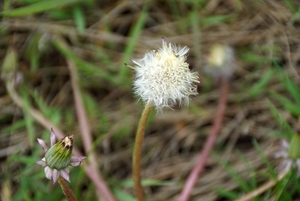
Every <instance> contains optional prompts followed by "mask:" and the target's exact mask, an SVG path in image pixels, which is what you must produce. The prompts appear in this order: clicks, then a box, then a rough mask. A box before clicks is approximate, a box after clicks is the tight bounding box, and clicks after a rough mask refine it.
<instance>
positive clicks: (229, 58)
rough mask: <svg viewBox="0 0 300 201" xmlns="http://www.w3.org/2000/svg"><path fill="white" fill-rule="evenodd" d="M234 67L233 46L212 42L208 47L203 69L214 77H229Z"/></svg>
mask: <svg viewBox="0 0 300 201" xmlns="http://www.w3.org/2000/svg"><path fill="white" fill-rule="evenodd" d="M235 68H236V61H235V57H234V51H233V48H232V47H230V46H228V45H222V44H214V45H212V47H211V48H210V53H209V55H208V58H207V65H206V66H205V68H204V71H205V72H206V73H207V74H209V75H210V76H212V77H214V78H220V77H224V78H226V79H228V78H230V77H231V76H232V74H233V72H234V70H235Z"/></svg>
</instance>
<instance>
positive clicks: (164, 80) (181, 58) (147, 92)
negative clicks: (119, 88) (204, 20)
mask: <svg viewBox="0 0 300 201" xmlns="http://www.w3.org/2000/svg"><path fill="white" fill-rule="evenodd" d="M188 51H189V48H188V47H180V46H177V45H175V44H172V43H167V41H166V39H165V38H163V39H162V47H161V48H159V49H158V50H153V51H149V52H147V53H146V54H145V55H144V57H143V58H142V59H133V60H132V61H133V63H134V64H135V65H134V66H133V67H132V68H133V69H134V71H135V80H134V83H133V89H134V92H135V93H136V94H137V95H138V96H139V97H140V98H141V99H142V100H143V102H144V103H151V104H153V106H154V107H155V108H156V109H157V110H162V109H163V108H166V107H167V108H171V107H172V106H174V105H175V104H176V103H179V104H181V103H184V104H188V103H189V96H191V95H197V83H200V81H199V77H198V74H197V73H196V72H192V71H191V70H190V69H189V64H188V63H187V62H186V57H187V56H186V55H187V53H188Z"/></svg>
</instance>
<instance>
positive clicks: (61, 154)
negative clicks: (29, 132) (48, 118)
mask: <svg viewBox="0 0 300 201" xmlns="http://www.w3.org/2000/svg"><path fill="white" fill-rule="evenodd" d="M37 140H38V142H39V144H40V145H41V146H42V147H43V149H44V152H45V157H44V158H43V159H42V160H40V161H38V162H36V164H38V165H41V166H43V167H45V169H44V170H45V174H46V177H47V178H48V179H49V180H52V181H53V182H54V183H55V182H56V181H57V179H58V177H59V176H62V177H63V178H64V179H65V180H67V181H69V182H70V178H69V172H70V170H69V168H68V166H78V165H80V163H81V162H82V161H83V160H84V159H85V157H84V156H72V148H73V136H66V137H64V138H63V139H61V140H59V141H58V142H57V143H56V137H55V132H54V130H53V129H52V128H51V136H50V141H51V147H50V148H49V147H48V145H47V143H46V142H45V141H44V140H41V139H39V138H38V139H37Z"/></svg>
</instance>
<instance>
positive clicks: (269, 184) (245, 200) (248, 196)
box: [236, 171, 289, 201]
mask: <svg viewBox="0 0 300 201" xmlns="http://www.w3.org/2000/svg"><path fill="white" fill-rule="evenodd" d="M288 173H289V171H286V172H284V173H281V174H280V175H279V176H278V178H277V179H273V180H270V181H268V182H267V183H265V184H264V185H262V186H260V187H258V188H257V189H255V190H253V191H251V192H250V193H248V194H246V195H244V196H242V197H240V198H239V199H237V200H236V201H248V200H252V199H254V198H255V197H256V196H258V195H260V194H262V193H264V192H266V191H267V190H269V189H270V188H272V187H273V186H275V185H276V184H277V183H278V182H279V181H281V180H283V179H284V178H285V177H286V176H287V174H288Z"/></svg>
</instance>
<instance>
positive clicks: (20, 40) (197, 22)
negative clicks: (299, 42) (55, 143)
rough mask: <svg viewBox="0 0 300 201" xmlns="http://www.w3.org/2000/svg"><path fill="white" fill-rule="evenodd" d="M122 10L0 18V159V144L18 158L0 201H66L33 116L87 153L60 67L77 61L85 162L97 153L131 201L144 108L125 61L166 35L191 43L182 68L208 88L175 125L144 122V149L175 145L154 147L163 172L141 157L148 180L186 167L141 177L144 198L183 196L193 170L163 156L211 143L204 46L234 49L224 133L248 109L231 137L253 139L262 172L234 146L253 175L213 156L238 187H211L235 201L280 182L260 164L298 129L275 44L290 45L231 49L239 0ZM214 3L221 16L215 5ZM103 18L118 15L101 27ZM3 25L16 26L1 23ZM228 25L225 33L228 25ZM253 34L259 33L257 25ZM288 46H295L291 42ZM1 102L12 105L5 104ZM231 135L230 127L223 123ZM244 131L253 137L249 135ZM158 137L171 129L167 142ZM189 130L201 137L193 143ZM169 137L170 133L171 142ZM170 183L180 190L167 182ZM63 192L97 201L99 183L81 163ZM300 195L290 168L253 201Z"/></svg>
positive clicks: (42, 10)
mask: <svg viewBox="0 0 300 201" xmlns="http://www.w3.org/2000/svg"><path fill="white" fill-rule="evenodd" d="M122 3H123V4H122ZM126 3H127V2H126V1H123V2H121V1H116V2H104V3H102V2H101V3H100V2H98V1H93V0H89V1H83V0H51V1H41V0H16V1H10V0H5V1H4V4H3V10H1V12H0V15H1V16H2V17H3V18H2V19H1V24H0V27H1V30H0V34H1V37H2V38H3V40H1V41H0V42H1V43H0V44H1V46H2V51H0V54H1V56H2V57H1V58H3V59H2V61H1V63H2V65H1V76H2V77H1V80H2V81H1V83H0V84H1V85H0V98H1V99H0V110H1V111H0V124H1V127H0V141H1V143H0V153H4V152H1V151H2V150H4V149H5V148H14V149H16V151H11V152H9V153H8V154H7V155H6V156H5V157H3V158H1V160H2V161H1V169H0V170H1V171H0V184H1V185H0V186H1V187H0V188H1V189H0V190H4V188H5V187H9V188H8V189H9V192H10V195H9V196H8V197H9V199H4V198H5V197H1V198H0V199H1V200H3V201H6V200H12V201H19V200H20V201H21V200H30V201H38V200H45V201H47V200H49V201H50V200H64V199H65V198H64V196H63V194H62V192H61V189H60V188H59V185H58V184H52V182H51V181H49V180H47V179H46V178H45V175H44V170H43V168H42V167H41V166H38V165H36V164H34V163H35V162H36V161H38V160H40V159H41V158H42V157H43V149H42V147H40V146H39V145H38V143H37V141H36V138H41V139H44V140H45V141H47V142H48V144H49V143H50V142H49V136H50V131H49V129H50V128H44V127H42V126H41V125H40V124H39V123H38V122H37V121H36V120H35V119H34V118H33V117H32V116H31V115H30V113H29V112H28V110H29V109H30V108H35V109H36V110H37V111H39V112H41V113H42V114H43V115H44V116H45V117H46V118H47V119H48V120H49V121H50V122H52V123H53V124H54V125H57V126H58V127H59V128H61V129H62V130H63V131H64V132H65V133H68V134H74V135H75V136H76V137H75V140H74V141H75V146H76V147H77V148H79V149H80V150H83V142H82V139H81V137H80V135H79V132H80V129H79V126H78V119H77V116H76V111H75V107H74V99H73V94H72V87H71V84H70V77H69V71H68V68H67V61H68V60H70V61H72V62H74V64H75V65H76V67H77V68H78V73H79V75H78V77H79V85H80V89H81V91H82V99H83V102H84V106H85V109H86V112H87V114H88V121H89V126H90V127H91V130H92V138H93V147H92V149H91V150H90V152H88V153H87V155H88V154H89V153H91V152H96V153H97V156H98V159H99V161H97V163H98V164H99V167H100V168H99V171H100V172H101V173H102V176H103V178H104V180H105V181H106V183H107V185H108V186H109V187H110V189H111V190H112V192H113V193H114V195H115V196H116V198H117V199H118V200H121V201H133V200H136V199H135V197H134V195H133V193H132V188H133V181H132V179H131V175H130V174H131V173H130V168H131V163H130V162H131V156H130V154H128V153H130V152H131V150H132V145H133V139H134V133H135V129H136V125H137V122H138V118H139V116H140V112H141V111H142V104H141V103H140V102H138V101H136V99H135V98H136V97H134V93H133V92H132V90H131V88H132V79H133V77H134V74H133V73H132V72H131V69H130V68H128V67H127V66H125V65H124V63H128V64H131V61H130V59H131V58H139V57H138V56H137V55H141V53H143V52H146V51H149V50H152V49H155V48H156V47H158V45H159V44H160V40H161V38H162V37H164V36H165V37H167V39H168V38H171V40H172V42H173V41H174V42H175V43H178V44H181V45H187V46H191V50H190V52H189V53H190V55H189V57H188V59H189V60H188V61H189V62H190V63H191V65H190V67H191V68H193V69H194V70H195V71H199V72H200V73H199V74H200V77H201V80H202V82H203V84H201V85H199V92H200V93H199V96H198V97H195V98H193V99H192V100H191V104H190V107H189V108H188V109H177V108H176V109H175V111H172V112H174V115H173V114H172V115H170V116H167V117H170V119H171V120H169V119H167V118H166V119H160V118H161V117H160V114H157V113H156V112H152V113H151V115H150V119H149V122H148V124H147V133H146V140H145V144H147V143H149V144H151V143H152V144H155V145H156V144H157V146H158V147H159V145H160V144H161V143H166V144H168V145H169V144H171V145H172V146H174V147H176V146H178V148H177V149H174V147H167V146H166V145H164V147H161V149H158V151H157V154H158V156H157V158H159V159H160V156H163V157H165V158H163V161H168V163H167V164H168V166H167V167H163V168H162V169H156V168H157V167H159V165H160V164H161V163H162V161H159V162H157V161H155V160H154V159H153V158H152V156H149V153H143V155H144V156H145V158H147V159H151V160H152V161H153V163H154V164H156V165H157V166H155V167H152V166H151V165H152V164H151V163H148V162H147V161H146V160H144V161H143V164H142V165H143V168H144V169H145V172H144V174H150V173H149V172H152V171H153V169H154V171H156V172H157V174H159V173H161V171H163V170H164V171H165V169H167V168H169V169H172V168H174V167H176V168H178V167H180V168H181V169H177V172H176V174H170V175H168V176H165V177H163V176H164V175H163V176H161V177H162V179H153V178H151V176H153V177H155V176H157V175H155V174H154V175H151V174H150V175H151V176H149V178H144V180H143V185H144V186H145V188H146V189H147V192H150V194H149V195H148V196H147V199H148V200H151V197H152V196H153V195H154V194H156V193H161V192H160V189H168V190H167V191H168V192H169V194H168V195H166V194H163V193H161V194H162V195H161V196H166V198H165V200H172V198H174V197H172V196H176V195H178V194H179V192H180V189H181V188H182V185H183V181H184V180H185V178H186V175H188V172H186V171H187V170H184V169H186V168H182V167H183V166H178V167H177V166H176V165H177V164H173V163H172V161H170V160H172V159H173V158H175V157H177V158H176V159H177V160H176V161H178V164H180V163H188V165H189V166H190V163H191V161H188V160H190V159H191V158H192V157H193V156H195V155H196V154H197V153H198V152H199V150H200V148H201V147H203V142H204V140H203V138H204V137H206V135H205V134H206V131H207V128H208V127H207V126H209V125H210V121H211V118H212V116H213V115H212V114H210V113H209V112H210V111H213V109H214V108H215V100H216V99H217V96H216V95H215V94H217V93H216V91H217V90H218V89H217V87H216V85H215V82H214V80H212V79H210V78H208V77H207V76H206V75H205V74H204V73H203V72H202V71H201V70H202V66H203V65H204V64H205V58H206V57H205V56H207V55H206V54H207V52H208V50H209V45H211V44H213V43H214V42H228V41H229V43H230V42H232V45H233V46H234V48H235V51H236V55H237V60H238V64H239V69H238V70H237V72H236V74H235V76H234V77H233V79H232V80H231V83H230V90H231V91H230V96H229V97H230V98H229V103H228V104H229V110H228V111H227V112H228V113H226V117H225V120H224V125H227V126H228V124H229V123H228V122H233V121H234V119H235V118H236V116H238V114H239V112H235V111H236V110H238V111H242V112H245V113H243V114H245V121H246V122H243V123H241V124H239V125H238V126H237V127H238V128H234V129H236V130H238V129H240V130H238V131H237V132H239V136H240V138H242V137H241V136H243V135H248V136H249V138H251V139H252V140H253V143H252V145H251V150H255V153H256V154H257V160H259V161H260V162H261V164H262V165H261V167H259V168H257V167H255V166H254V165H253V164H251V163H250V162H249V161H248V159H247V156H246V153H245V152H246V151H247V150H246V151H245V150H237V149H235V148H234V151H233V152H232V154H233V155H235V156H236V157H237V158H238V160H237V161H238V162H237V163H240V164H243V168H244V170H245V171H246V172H248V174H247V175H245V174H241V172H239V171H238V170H237V169H235V166H234V164H231V163H230V161H223V160H222V159H221V158H218V157H216V156H215V157H213V158H217V159H214V160H215V161H219V163H218V164H217V166H218V167H219V166H221V167H222V168H223V170H224V171H226V172H227V177H228V178H227V179H229V180H230V181H231V182H232V183H235V184H236V187H235V188H234V189H226V188H219V187H218V186H215V188H214V190H213V191H214V192H215V194H216V195H217V197H218V198H219V199H227V200H233V199H237V198H239V197H240V196H241V195H244V194H246V193H249V192H251V191H252V190H254V189H255V188H258V187H259V186H260V185H262V184H263V183H264V182H266V181H268V180H270V179H273V178H274V177H275V176H276V168H277V162H278V161H276V162H274V160H273V159H272V157H270V156H266V155H265V153H264V151H265V150H263V148H261V146H260V143H261V142H262V141H263V142H265V141H268V140H270V142H272V143H273V142H274V141H273V140H274V139H278V141H279V140H281V139H287V140H289V139H291V136H292V134H293V133H294V128H295V127H296V123H295V122H297V119H298V117H299V116H300V109H299V108H300V107H299V105H300V89H299V83H298V82H297V79H295V77H294V76H293V75H291V73H290V72H289V71H288V67H287V66H286V65H287V64H286V63H287V61H286V60H285V58H286V57H285V53H286V52H285V49H284V48H282V47H283V46H285V45H286V44H282V43H280V42H278V41H277V38H274V40H275V42H274V43H269V42H268V43H267V42H264V40H262V39H261V38H260V40H255V39H253V40H250V39H249V41H250V42H248V44H245V43H247V42H245V41H243V40H242V39H243V38H242V39H240V41H235V38H234V37H232V38H231V37H230V36H228V35H226V34H224V35H222V34H221V33H222V32H221V31H220V30H225V32H226V31H228V32H229V31H232V32H233V33H234V32H235V31H237V29H238V28H236V27H235V26H234V24H235V23H238V22H239V20H242V19H243V17H245V16H244V14H243V12H244V9H245V6H247V5H246V4H245V3H244V2H243V1H234V2H231V3H228V5H227V4H226V3H224V4H225V6H224V5H223V4H220V5H215V6H216V7H213V6H214V5H211V4H209V1H206V0H201V1H196V2H195V1H191V0H184V1H175V0H168V1H166V2H161V1H147V2H146V3H143V4H141V3H136V5H130V6H129V5H126ZM282 5H285V6H287V8H288V9H289V10H290V11H291V16H292V17H291V19H289V21H290V22H291V23H292V24H295V23H299V19H300V18H299V6H297V5H296V3H295V1H292V0H285V1H283V3H282ZM123 6H124V7H123ZM222 6H223V7H222ZM250 6H254V5H252V4H251V5H250ZM219 7H222V9H218V8H219ZM229 11H230V12H229ZM266 12H267V11H266ZM108 14H110V15H111V16H113V18H109V19H106V21H101V20H102V19H103V18H105V16H107V15H108ZM266 19H267V18H266ZM14 20H16V21H14ZM18 20H20V21H21V23H22V22H27V21H30V22H31V21H32V22H35V23H34V24H32V26H29V27H27V28H26V27H22V26H21V25H19V26H18V24H17V21H18ZM22 20H23V21H22ZM268 20H269V19H268ZM279 21H280V20H278V21H277V22H279ZM12 22H14V23H15V24H14V23H12ZM44 22H45V23H46V24H49V27H51V28H52V27H54V26H50V25H55V24H59V25H60V28H62V29H64V31H60V30H51V29H50V30H49V27H43V26H42V23H44ZM123 22H124V24H126V26H124V25H123ZM5 23H12V24H10V25H9V26H8V25H7V24H5ZM228 24H231V25H232V26H230V28H228V27H227V25H228ZM164 26H166V27H167V28H166V29H165V27H164ZM237 27H239V28H240V27H241V26H237ZM70 28H72V30H74V31H73V32H72V33H68V31H70V30H71V29H70ZM73 28H74V29H73ZM248 28H249V27H248ZM259 28H260V29H261V30H262V31H263V28H264V27H263V26H261V27H259ZM69 29H70V30H69ZM249 29H250V28H249ZM97 31H99V34H102V33H104V32H105V34H107V36H103V37H102V35H101V37H96V36H97V35H95V34H94V33H95V32H96V33H97V34H98V32H97ZM245 33H247V34H245ZM245 33H242V34H245V37H246V36H247V37H249V35H250V36H251V34H252V33H251V32H250V31H249V30H245ZM93 34H94V35H93ZM205 34H207V35H205ZM253 34H254V33H253ZM214 35H216V37H215V38H213V36H214ZM233 35H234V34H233ZM234 36H235V37H238V36H239V35H238V34H236V35H234ZM289 37H291V36H290V35H289ZM141 38H145V39H146V38H148V39H151V41H155V44H149V42H148V41H142V40H141ZM177 41H178V42H177ZM257 41H259V42H257ZM291 41H292V40H291ZM292 45H294V44H292V42H291V46H292ZM291 50H293V48H292V47H291ZM271 55H272V56H271ZM296 69H297V68H296ZM18 71H19V72H22V73H23V81H22V82H21V83H20V84H19V85H18V86H17V87H16V91H17V92H18V94H19V96H20V97H21V98H22V100H23V101H24V105H23V107H22V108H19V107H17V106H16V105H14V104H12V103H11V102H12V101H11V99H10V97H9V95H8V94H7V92H6V89H5V87H4V84H5V80H8V79H10V76H11V75H14V73H16V72H18ZM240 94H241V96H240ZM235 97H236V98H235ZM7 99H8V100H9V101H8V103H7V102H5V101H6V100H7ZM2 101H3V102H2ZM257 102H260V103H262V105H263V104H265V105H266V106H264V107H263V109H257V110H255V109H253V110H251V109H249V110H248V109H247V108H248V106H249V105H251V104H253V105H255V104H257ZM244 107H245V108H244ZM176 112H178V113H176ZM186 113H188V114H189V115H190V116H189V115H187V114H186ZM262 113H264V114H266V116H267V117H268V118H269V119H268V121H267V124H268V125H265V121H262V123H260V122H258V123H257V122H256V121H255V120H256V118H253V116H256V115H257V116H258V117H261V116H260V115H261V114H262ZM269 114H270V115H269ZM166 115H169V114H168V113H167V114H166ZM268 115H269V116H268ZM173 118H174V120H173ZM247 120H248V121H247ZM253 122H254V123H253ZM248 123H249V124H248ZM252 123H253V124H252ZM182 125H183V126H182ZM263 126H264V128H266V127H267V128H268V129H266V133H265V134H264V135H263V136H259V137H257V135H256V133H252V132H256V131H259V129H260V128H261V127H263ZM268 126H269V127H268ZM253 128H257V130H256V129H253ZM185 129H187V130H185ZM226 129H230V126H228V127H226V128H225V130H226ZM247 129H248V130H249V129H250V131H249V132H248V133H247V132H246V131H247ZM178 130H179V131H178ZM163 132H166V135H165V136H164V133H163ZM181 132H182V133H184V132H188V133H189V134H190V136H191V137H193V138H192V143H190V145H186V144H189V143H188V140H187V139H188V137H184V135H182V136H183V137H182V136H181V134H182V133H181ZM195 132H196V133H197V134H196V135H193V133H195ZM244 132H246V134H244ZM170 135H172V136H173V137H172V138H170ZM157 136H159V137H161V138H158V137H157ZM166 137H167V138H166ZM257 138H258V139H257ZM157 139H159V140H157ZM2 140H3V144H4V145H3V144H2ZM153 140H157V141H156V142H153ZM189 140H190V139H189ZM230 140H231V137H227V138H226V139H225V140H224V141H226V142H227V141H230ZM4 142H5V143H4ZM226 144H227V143H224V147H223V145H222V146H220V147H218V149H216V150H215V155H220V154H221V153H223V152H224V151H225V150H226ZM148 146H149V145H148ZM185 146H187V147H185ZM270 146H276V145H272V144H270ZM151 148H153V147H150V148H149V147H147V146H146V148H145V150H144V151H145V152H147V151H148V150H151ZM164 150H170V151H169V152H167V151H166V152H164ZM174 150H175V151H174ZM187 150H188V151H187ZM153 152H154V151H153ZM151 153H152V152H151ZM189 154H190V155H189ZM212 161H213V160H212ZM115 167H117V168H115ZM148 168H149V169H148ZM262 169H263V170H264V171H262ZM209 171H213V170H209ZM209 171H207V174H209ZM200 179H201V178H200ZM199 181H200V180H199ZM176 182H178V184H176V185H177V186H174V183H176ZM69 185H70V187H71V188H72V189H73V190H74V193H75V195H76V197H77V198H78V200H97V199H98V196H97V193H96V189H95V186H94V184H93V183H92V182H91V180H90V179H89V178H88V177H87V176H86V173H85V172H84V170H83V167H81V166H80V167H76V168H71V183H69ZM168 187H169V188H168ZM174 189H175V190H174ZM176 189H177V191H176ZM1 192H2V191H1ZM299 194H300V182H299V181H298V180H297V173H296V171H292V172H291V173H290V175H288V176H287V177H286V178H285V179H284V180H282V181H281V182H279V183H278V184H277V185H276V186H275V187H274V188H272V189H270V190H268V191H266V192H265V193H264V194H262V195H261V196H259V197H257V198H255V199H254V200H257V201H259V200H268V199H271V198H273V197H274V198H275V200H287V201H288V200H294V199H295V197H299ZM3 196H4V195H3ZM168 196H169V197H168ZM196 196H198V195H196ZM197 198H198V197H197ZM197 198H195V199H197Z"/></svg>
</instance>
